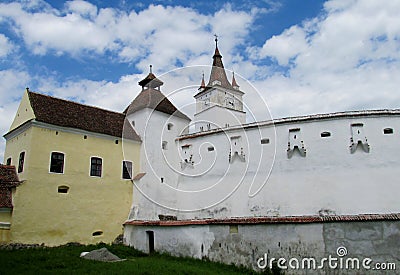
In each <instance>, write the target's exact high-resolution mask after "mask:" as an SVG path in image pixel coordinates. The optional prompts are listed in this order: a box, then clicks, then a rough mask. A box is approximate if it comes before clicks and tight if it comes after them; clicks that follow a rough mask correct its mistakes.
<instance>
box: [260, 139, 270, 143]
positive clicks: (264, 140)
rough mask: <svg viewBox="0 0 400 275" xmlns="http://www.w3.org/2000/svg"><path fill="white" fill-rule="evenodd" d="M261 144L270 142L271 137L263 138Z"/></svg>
mask: <svg viewBox="0 0 400 275" xmlns="http://www.w3.org/2000/svg"><path fill="white" fill-rule="evenodd" d="M261 144H269V138H263V139H261Z"/></svg>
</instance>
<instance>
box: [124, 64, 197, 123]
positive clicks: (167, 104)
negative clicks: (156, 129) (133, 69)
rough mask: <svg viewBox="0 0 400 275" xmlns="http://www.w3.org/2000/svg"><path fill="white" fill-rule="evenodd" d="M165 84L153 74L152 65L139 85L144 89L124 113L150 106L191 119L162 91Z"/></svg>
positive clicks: (127, 113)
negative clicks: (161, 87) (161, 88)
mask: <svg viewBox="0 0 400 275" xmlns="http://www.w3.org/2000/svg"><path fill="white" fill-rule="evenodd" d="M163 84H164V83H163V82H162V81H161V80H159V79H158V78H157V77H156V76H155V75H154V74H153V72H152V66H151V65H150V73H149V74H148V75H147V76H146V78H144V79H143V80H141V81H139V85H140V86H142V91H141V92H140V93H139V94H138V95H137V96H136V98H135V99H134V100H133V101H132V102H131V104H130V105H129V106H128V107H126V109H125V111H124V114H125V115H130V114H132V113H134V112H136V111H139V110H142V109H144V108H149V109H153V110H156V111H159V112H162V113H165V114H168V115H173V116H177V117H180V118H183V119H187V120H190V118H189V117H187V116H186V115H185V114H183V113H182V112H180V111H179V110H178V109H177V108H176V107H175V106H174V105H173V104H172V102H171V101H170V100H169V99H168V98H167V97H165V96H164V95H163V93H162V92H161V91H160V86H161V85H163ZM145 87H146V88H145ZM155 88H157V89H155Z"/></svg>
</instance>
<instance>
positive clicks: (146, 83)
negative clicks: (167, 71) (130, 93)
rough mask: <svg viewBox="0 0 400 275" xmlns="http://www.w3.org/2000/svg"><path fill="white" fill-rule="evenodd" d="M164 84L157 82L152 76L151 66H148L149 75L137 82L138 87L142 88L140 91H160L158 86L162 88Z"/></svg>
mask: <svg viewBox="0 0 400 275" xmlns="http://www.w3.org/2000/svg"><path fill="white" fill-rule="evenodd" d="M163 84H164V82H162V81H161V80H159V79H158V78H157V77H156V76H155V75H154V74H153V65H150V72H149V74H148V75H147V76H146V77H145V78H144V79H142V80H140V81H139V85H140V86H142V90H143V89H144V88H145V87H146V88H158V89H160V86H162V85H163Z"/></svg>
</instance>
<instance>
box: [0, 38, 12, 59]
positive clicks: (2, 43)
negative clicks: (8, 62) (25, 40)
mask: <svg viewBox="0 0 400 275" xmlns="http://www.w3.org/2000/svg"><path fill="white" fill-rule="evenodd" d="M12 49H13V44H12V43H11V42H10V40H9V39H8V38H7V37H6V36H5V35H4V34H1V33H0V58H1V57H5V56H7V55H8V54H9V53H11V51H12Z"/></svg>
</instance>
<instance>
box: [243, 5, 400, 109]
mask: <svg viewBox="0 0 400 275" xmlns="http://www.w3.org/2000/svg"><path fill="white" fill-rule="evenodd" d="M324 9H325V10H324V14H322V15H321V16H320V17H317V18H313V19H311V20H308V21H305V22H303V23H302V24H301V25H296V26H292V27H291V28H289V29H287V30H285V31H284V32H282V34H280V35H278V36H274V37H272V38H270V39H268V40H267V41H266V42H265V44H264V46H263V47H262V48H258V49H257V48H251V49H250V50H249V52H250V53H252V54H253V57H255V56H259V57H270V58H273V59H275V60H277V61H278V64H279V65H281V66H284V67H286V74H285V75H286V77H284V76H280V75H272V76H270V77H269V78H268V79H264V80H262V81H259V82H258V83H256V85H257V86H258V87H260V88H261V89H262V90H263V92H264V93H265V94H266V97H268V98H269V102H270V106H271V109H272V111H273V113H274V115H275V116H287V115H302V114H310V113H321V112H334V111H344V110H355V109H376V108H399V107H400V106H399V104H398V103H399V102H400V93H399V91H398V88H397V87H399V85H400V79H399V78H398V77H397V75H398V74H399V73H400V17H399V16H398V14H397V12H396V11H399V10H400V2H399V1H386V2H376V1H341V0H331V1H328V2H326V3H325V5H324Z"/></svg>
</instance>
